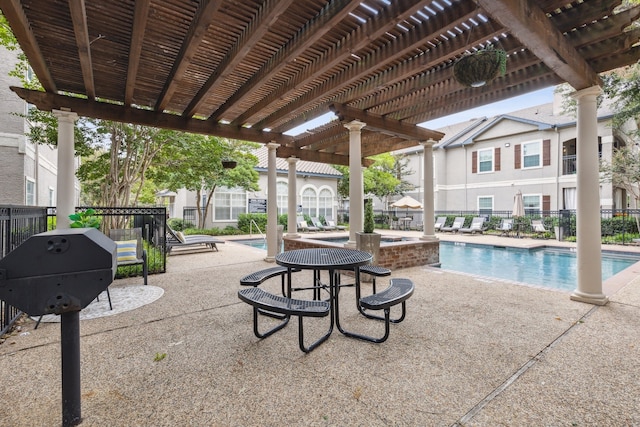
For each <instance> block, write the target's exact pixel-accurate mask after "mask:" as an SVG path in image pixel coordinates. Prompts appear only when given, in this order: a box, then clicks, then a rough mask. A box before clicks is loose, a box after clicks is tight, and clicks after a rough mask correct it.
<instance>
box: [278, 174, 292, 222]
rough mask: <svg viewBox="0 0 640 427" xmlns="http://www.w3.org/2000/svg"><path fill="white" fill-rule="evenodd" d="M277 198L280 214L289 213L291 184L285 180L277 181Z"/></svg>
mask: <svg viewBox="0 0 640 427" xmlns="http://www.w3.org/2000/svg"><path fill="white" fill-rule="evenodd" d="M276 189H277V191H276V192H277V193H278V194H277V195H276V197H277V199H278V215H284V214H286V213H287V208H288V207H289V184H287V183H286V182H284V181H278V182H277V183H276Z"/></svg>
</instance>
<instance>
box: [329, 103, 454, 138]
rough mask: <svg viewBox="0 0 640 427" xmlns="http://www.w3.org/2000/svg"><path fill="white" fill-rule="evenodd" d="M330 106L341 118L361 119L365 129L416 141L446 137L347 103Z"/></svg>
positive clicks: (346, 119) (440, 133)
mask: <svg viewBox="0 0 640 427" xmlns="http://www.w3.org/2000/svg"><path fill="white" fill-rule="evenodd" d="M329 108H330V109H331V111H333V112H334V113H335V114H336V115H337V116H338V117H339V118H340V120H343V121H352V120H360V121H361V122H363V123H366V126H365V129H368V130H372V131H376V132H382V133H385V134H389V135H392V136H397V137H400V138H404V139H411V140H416V141H427V140H429V139H433V140H436V141H440V140H441V139H442V138H443V137H444V133H442V132H438V131H435V130H429V129H425V128H421V127H418V126H416V125H410V124H406V123H402V122H400V121H398V120H391V119H387V118H386V117H383V116H380V115H378V114H371V113H367V112H365V111H362V110H358V109H357V108H353V107H349V106H346V105H342V104H332V105H330V106H329Z"/></svg>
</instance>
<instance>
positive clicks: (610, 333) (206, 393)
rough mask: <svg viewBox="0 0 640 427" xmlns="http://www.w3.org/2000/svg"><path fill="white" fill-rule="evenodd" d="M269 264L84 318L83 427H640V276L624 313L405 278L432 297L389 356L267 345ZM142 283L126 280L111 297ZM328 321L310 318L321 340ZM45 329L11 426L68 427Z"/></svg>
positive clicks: (618, 294)
mask: <svg viewBox="0 0 640 427" xmlns="http://www.w3.org/2000/svg"><path fill="white" fill-rule="evenodd" d="M398 233H405V234H407V235H408V234H411V233H412V232H398ZM385 234H386V233H385ZM413 235H419V233H417V232H414V234H413ZM439 237H440V238H441V239H442V240H452V239H453V240H455V239H464V240H466V241H473V242H477V243H488V244H504V245H513V246H530V245H540V244H543V245H544V244H546V245H550V244H557V242H553V241H544V240H535V239H510V238H499V237H492V236H450V235H445V234H440V235H439ZM562 245H565V246H566V245H568V246H571V244H567V243H563V244H562ZM605 249H615V248H614V247H610V246H607V247H605ZM619 249H621V250H624V251H637V248H636V247H628V246H625V247H620V248H619ZM264 256H265V252H264V251H262V250H258V249H253V248H250V247H247V246H243V245H240V244H237V243H233V242H232V241H228V242H227V243H226V244H224V245H221V246H220V252H217V253H216V252H201V253H189V254H182V255H173V256H171V257H170V258H169V260H168V272H167V273H166V274H161V275H153V276H150V277H149V284H150V285H152V286H157V287H160V288H162V289H163V290H164V294H163V295H162V297H160V298H159V299H157V300H155V301H154V302H152V303H150V304H147V305H144V306H142V307H139V308H137V309H135V310H130V311H125V312H122V313H119V314H117V315H112V316H106V317H99V318H94V319H88V320H82V321H81V335H82V338H81V356H82V415H83V422H82V424H81V425H82V426H105V425H110V426H272V425H273V426H275V425H290V426H388V425H393V426H596V425H597V426H633V425H640V365H639V363H638V360H640V344H639V343H640V328H639V327H638V325H639V321H640V279H639V278H638V273H639V272H640V265H638V264H636V265H635V266H634V267H631V268H630V269H628V270H627V271H625V272H624V273H621V274H619V275H618V276H616V277H614V278H613V279H611V280H610V281H608V282H607V284H606V287H605V291H606V293H607V294H608V295H609V296H610V299H611V301H610V303H609V304H608V305H606V306H603V307H597V306H592V305H588V304H584V303H579V302H574V301H571V300H570V299H569V294H568V293H565V292H560V291H553V290H547V289H541V288H535V287H531V286H523V285H517V284H513V283H507V282H502V281H499V280H495V279H487V278H482V277H479V276H470V275H464V274H456V273H449V272H443V271H441V270H439V269H433V268H428V267H416V268H410V269H405V270H398V271H394V272H393V276H392V277H408V278H410V279H412V280H413V281H414V283H415V285H416V290H415V293H414V295H413V297H412V298H411V299H409V300H408V304H407V305H408V315H407V319H406V320H405V321H404V322H403V323H401V324H399V325H392V329H391V336H390V338H389V339H388V341H387V342H385V343H383V344H378V345H376V344H370V343H366V342H362V341H358V340H354V339H351V338H347V337H345V336H343V335H341V334H340V333H339V332H337V331H334V333H333V335H332V336H331V337H330V338H329V340H328V341H327V342H325V343H324V344H322V345H321V346H320V347H318V348H317V349H316V350H314V351H313V352H311V353H310V354H306V355H305V354H303V353H302V352H301V351H300V350H299V349H298V345H297V339H298V337H297V324H296V323H297V322H296V321H295V320H292V322H291V323H292V324H291V325H289V326H288V327H287V328H285V329H284V330H282V331H280V332H278V333H277V334H275V335H273V336H271V337H269V338H266V339H264V340H258V339H257V338H255V337H254V335H253V332H252V320H251V315H252V313H251V308H250V307H249V306H248V305H246V304H244V303H242V302H241V301H240V300H239V299H238V298H237V295H236V293H237V291H238V289H239V288H240V286H239V283H238V280H239V278H240V277H241V276H243V275H245V274H247V273H249V272H252V271H255V270H258V269H261V268H265V267H267V266H270V265H272V264H267V263H265V262H264V261H263V258H264ZM505 268H515V266H505ZM478 273H479V274H481V272H478ZM305 274H307V273H305V272H303V273H297V275H296V276H295V277H296V280H300V279H302V278H304V277H305V276H304V275H305ZM381 282H384V280H382V281H381ZM138 283H141V279H140V278H132V279H124V280H117V281H116V282H115V283H114V284H113V285H112V287H111V289H115V288H118V287H124V286H130V285H136V284H138ZM265 286H266V287H267V288H271V289H273V290H274V292H275V291H277V290H279V286H280V285H279V281H278V280H277V279H275V280H272V281H270V282H269V283H267V284H265ZM367 291H368V286H367V285H365V288H364V292H365V293H366V292H367ZM342 292H343V293H344V294H341V303H343V304H344V308H342V305H341V312H342V315H343V319H344V323H345V324H346V325H348V326H349V327H351V328H352V329H357V330H361V331H366V332H372V333H377V332H379V331H381V328H382V326H383V325H382V324H381V323H379V322H376V321H371V320H366V319H363V318H362V316H360V315H359V314H357V312H356V309H355V306H354V304H353V301H354V292H353V289H351V288H346V289H343V290H342ZM113 304H114V306H117V304H118V300H117V299H114V301H113ZM326 321H328V319H309V320H307V321H306V322H305V326H306V327H307V328H308V329H307V330H308V332H307V333H308V334H309V335H308V336H309V337H312V336H313V334H314V333H315V332H320V331H322V330H323V328H325V327H326ZM34 325H35V322H33V321H28V322H27V323H26V324H24V325H22V327H21V330H20V331H18V332H17V333H16V334H15V335H14V336H12V337H10V338H9V339H8V340H7V341H5V342H4V343H2V344H0V369H2V376H3V381H2V387H1V388H0V398H1V399H2V401H3V402H4V403H5V407H4V408H3V411H2V412H1V413H0V425H2V426H52V425H60V424H61V419H62V416H61V413H62V410H61V406H62V405H61V385H60V324H59V323H42V324H41V325H40V327H39V328H38V329H37V330H33V326H34ZM373 328H376V329H373ZM162 355H166V356H165V357H164V358H162ZM157 359H161V360H157Z"/></svg>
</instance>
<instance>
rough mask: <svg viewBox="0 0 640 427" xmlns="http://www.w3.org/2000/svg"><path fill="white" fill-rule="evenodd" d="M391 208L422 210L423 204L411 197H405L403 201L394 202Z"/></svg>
mask: <svg viewBox="0 0 640 427" xmlns="http://www.w3.org/2000/svg"><path fill="white" fill-rule="evenodd" d="M391 206H392V207H394V208H411V209H422V203H420V202H419V201H417V200H416V199H414V198H413V197H411V196H404V197H403V198H402V199H400V200H398V201H396V202H393V203H392V204H391Z"/></svg>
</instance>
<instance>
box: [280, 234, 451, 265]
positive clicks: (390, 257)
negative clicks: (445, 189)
mask: <svg viewBox="0 0 640 427" xmlns="http://www.w3.org/2000/svg"><path fill="white" fill-rule="evenodd" d="M342 247H344V243H333V242H330V241H323V240H319V239H288V238H286V237H285V238H284V250H285V251H291V250H294V249H306V248H342ZM439 263H440V241H439V240H435V241H427V240H418V239H416V240H405V241H400V242H382V244H381V245H380V259H379V262H378V265H380V266H382V267H387V268H389V269H391V270H396V269H399V268H408V267H416V266H422V265H438V264H439Z"/></svg>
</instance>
